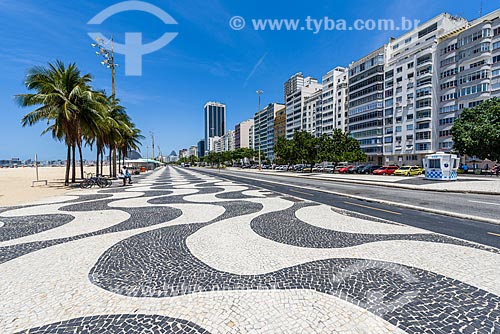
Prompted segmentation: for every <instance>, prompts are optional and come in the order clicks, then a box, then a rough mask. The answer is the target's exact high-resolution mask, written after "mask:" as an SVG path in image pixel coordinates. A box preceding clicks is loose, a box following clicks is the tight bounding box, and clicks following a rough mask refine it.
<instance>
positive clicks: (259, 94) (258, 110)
mask: <svg viewBox="0 0 500 334" xmlns="http://www.w3.org/2000/svg"><path fill="white" fill-rule="evenodd" d="M255 93H257V96H258V97H259V104H258V108H257V113H259V112H260V96H261V95H262V94H264V91H263V90H260V89H259V90H257V91H256V92H255ZM259 123H262V121H261V117H259ZM260 128H261V126H260V124H259V171H262V165H261V161H260V146H261V142H260V130H261V129H260Z"/></svg>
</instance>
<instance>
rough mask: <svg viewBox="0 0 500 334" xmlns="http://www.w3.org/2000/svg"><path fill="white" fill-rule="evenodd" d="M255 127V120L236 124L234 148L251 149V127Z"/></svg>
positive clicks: (251, 119)
mask: <svg viewBox="0 0 500 334" xmlns="http://www.w3.org/2000/svg"><path fill="white" fill-rule="evenodd" d="M253 125H254V120H253V118H250V119H248V120H246V121H243V122H241V123H239V124H236V126H235V127H234V147H235V149H238V148H242V147H245V148H249V147H250V138H249V136H250V127H252V126H253Z"/></svg>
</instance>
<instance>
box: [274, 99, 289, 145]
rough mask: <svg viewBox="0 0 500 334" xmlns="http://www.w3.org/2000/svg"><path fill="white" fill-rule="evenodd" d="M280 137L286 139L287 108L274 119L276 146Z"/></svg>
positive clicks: (281, 110) (278, 112) (279, 111)
mask: <svg viewBox="0 0 500 334" xmlns="http://www.w3.org/2000/svg"><path fill="white" fill-rule="evenodd" d="M280 137H286V108H281V109H280V110H278V111H277V112H276V116H275V117H274V144H276V142H277V141H278V138H280Z"/></svg>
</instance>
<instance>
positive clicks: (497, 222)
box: [242, 173, 500, 225]
mask: <svg viewBox="0 0 500 334" xmlns="http://www.w3.org/2000/svg"><path fill="white" fill-rule="evenodd" d="M268 174H269V173H268ZM242 177H243V178H247V179H251V178H249V177H245V176H242ZM290 177H293V176H292V175H290ZM263 182H267V183H274V184H279V185H282V186H289V185H288V184H286V183H281V182H276V181H267V180H263ZM294 187H296V186H294ZM301 188H302V189H308V190H313V191H320V192H324V193H327V194H332V195H337V196H342V197H346V198H351V199H357V200H361V201H366V202H373V203H380V204H385V205H390V206H395V207H400V208H404V209H410V210H416V211H422V212H427V213H432V214H437V215H442V216H448V217H454V218H460V219H467V220H475V221H480V222H483V223H488V224H494V225H500V220H496V219H491V218H484V217H478V216H471V215H463V214H459V213H453V212H448V211H441V210H436V209H431V208H425V207H420V206H415V205H410V204H404V203H397V202H391V201H386V200H382V199H373V198H368V197H362V196H357V195H349V194H344V193H339V192H336V191H330V190H325V189H317V188H312V187H307V186H302V187H301ZM293 196H294V197H300V196H297V195H293ZM300 198H303V197H300ZM303 199H306V200H308V201H310V200H311V199H307V198H303Z"/></svg>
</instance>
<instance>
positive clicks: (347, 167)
mask: <svg viewBox="0 0 500 334" xmlns="http://www.w3.org/2000/svg"><path fill="white" fill-rule="evenodd" d="M349 168H354V166H353V165H349V166H344V167H340V168H339V173H340V174H347V171H348V170H349Z"/></svg>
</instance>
